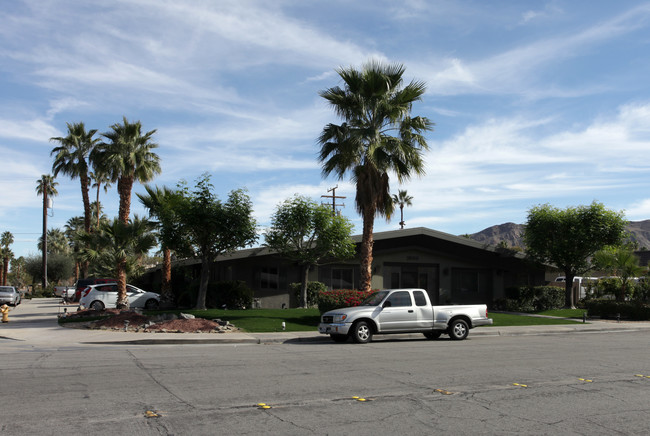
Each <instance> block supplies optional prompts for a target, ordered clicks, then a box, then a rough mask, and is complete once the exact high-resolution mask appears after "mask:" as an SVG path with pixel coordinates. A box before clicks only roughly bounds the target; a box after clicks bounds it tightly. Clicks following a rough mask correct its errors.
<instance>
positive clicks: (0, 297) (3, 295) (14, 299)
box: [0, 286, 21, 307]
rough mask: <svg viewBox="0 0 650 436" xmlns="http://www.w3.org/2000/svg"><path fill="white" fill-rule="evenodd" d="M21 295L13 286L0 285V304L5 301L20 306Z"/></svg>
mask: <svg viewBox="0 0 650 436" xmlns="http://www.w3.org/2000/svg"><path fill="white" fill-rule="evenodd" d="M20 300H21V295H20V292H18V291H17V290H16V288H15V287H13V286H0V305H2V304H3V303H6V304H10V305H11V306H14V307H15V306H18V305H19V304H20Z"/></svg>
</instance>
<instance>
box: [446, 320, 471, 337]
mask: <svg viewBox="0 0 650 436" xmlns="http://www.w3.org/2000/svg"><path fill="white" fill-rule="evenodd" d="M468 334H469V326H468V325H467V322H466V321H465V320H462V319H457V320H454V321H452V323H451V324H450V325H449V337H450V338H451V339H454V340H456V341H461V340H463V339H465V338H466V337H467V335H468Z"/></svg>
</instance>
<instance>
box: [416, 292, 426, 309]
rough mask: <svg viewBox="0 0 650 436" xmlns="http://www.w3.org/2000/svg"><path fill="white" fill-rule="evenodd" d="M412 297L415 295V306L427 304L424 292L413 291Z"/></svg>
mask: <svg viewBox="0 0 650 436" xmlns="http://www.w3.org/2000/svg"><path fill="white" fill-rule="evenodd" d="M413 297H415V305H416V306H426V305H427V299H426V298H425V296H424V292H422V291H415V292H413Z"/></svg>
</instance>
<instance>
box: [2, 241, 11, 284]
mask: <svg viewBox="0 0 650 436" xmlns="http://www.w3.org/2000/svg"><path fill="white" fill-rule="evenodd" d="M13 243H14V235H12V234H11V232H2V237H1V238H0V250H2V263H3V265H2V271H1V273H2V274H1V275H0V284H2V286H6V285H7V274H9V261H10V260H11V259H12V258H13V257H14V254H13V252H12V251H11V249H10V248H9V247H10V246H11V244H13Z"/></svg>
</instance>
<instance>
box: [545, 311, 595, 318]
mask: <svg viewBox="0 0 650 436" xmlns="http://www.w3.org/2000/svg"><path fill="white" fill-rule="evenodd" d="M586 311H587V310H586V309H554V310H544V311H542V312H537V313H536V314H537V315H549V316H561V317H564V318H580V319H582V314H583V313H585V312H586Z"/></svg>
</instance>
